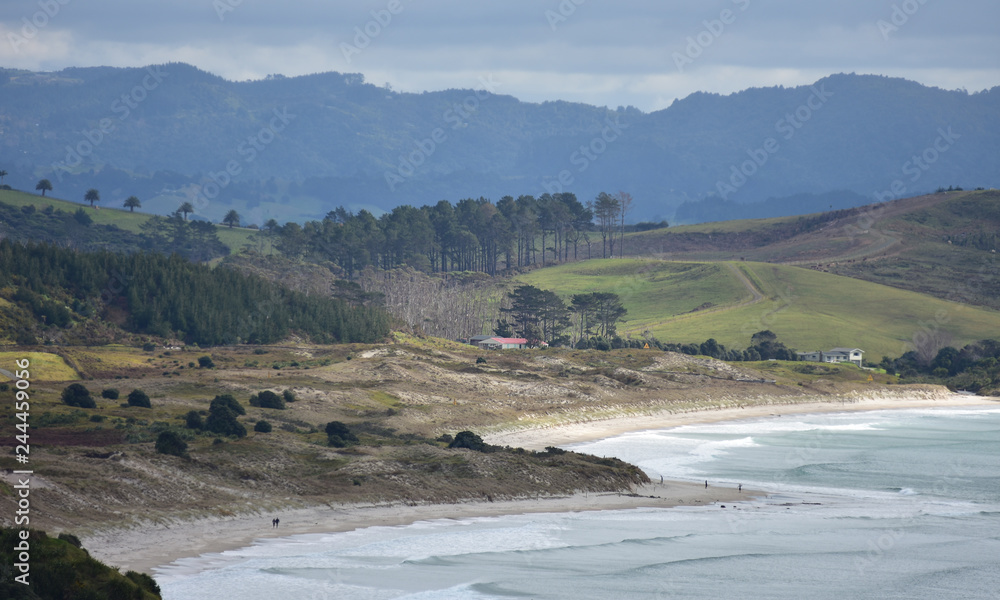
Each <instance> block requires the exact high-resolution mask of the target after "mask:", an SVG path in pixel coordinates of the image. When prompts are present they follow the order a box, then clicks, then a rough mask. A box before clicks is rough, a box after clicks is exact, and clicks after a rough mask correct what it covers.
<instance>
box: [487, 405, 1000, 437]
mask: <svg viewBox="0 0 1000 600" xmlns="http://www.w3.org/2000/svg"><path fill="white" fill-rule="evenodd" d="M989 405H993V406H1000V402H997V401H995V400H989V399H987V398H985V397H983V396H969V395H963V394H951V393H948V394H941V395H933V394H930V395H927V396H925V397H914V396H910V397H895V396H886V395H872V396H869V397H859V398H850V399H845V400H844V401H830V400H828V401H815V402H800V403H794V404H767V405H752V406H746V407H744V408H712V407H708V408H706V409H703V410H697V411H690V412H683V413H671V412H668V411H663V412H659V413H654V414H651V415H644V416H638V417H615V418H612V419H603V420H597V421H585V422H580V423H571V424H566V425H556V426H552V427H544V428H532V429H521V430H517V431H509V432H501V433H494V434H490V435H484V436H483V440H484V441H486V442H488V443H490V444H495V445H499V446H512V447H515V448H516V447H521V448H524V449H525V450H544V449H545V447H546V446H565V445H567V444H578V443H581V442H591V441H595V440H600V439H604V438H608V437H613V436H616V435H621V434H624V433H630V432H635V431H648V430H654V429H670V428H672V427H680V426H682V425H701V424H706V423H718V422H721V421H742V420H744V419H760V418H766V417H780V416H782V415H798V414H817V413H840V412H855V411H871V410H893V409H906V408H958V407H962V406H989Z"/></svg>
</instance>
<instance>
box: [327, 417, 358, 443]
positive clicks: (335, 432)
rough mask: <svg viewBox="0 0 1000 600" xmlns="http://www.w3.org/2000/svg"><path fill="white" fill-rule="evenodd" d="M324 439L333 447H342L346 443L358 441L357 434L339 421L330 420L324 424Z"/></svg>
mask: <svg viewBox="0 0 1000 600" xmlns="http://www.w3.org/2000/svg"><path fill="white" fill-rule="evenodd" d="M326 439H327V441H328V442H329V443H330V445H331V446H333V447H334V448H343V447H345V446H347V444H349V443H352V442H357V441H358V436H356V435H354V432H352V431H351V430H350V428H348V427H347V425H344V424H343V423H341V422H340V421H330V422H329V423H327V424H326Z"/></svg>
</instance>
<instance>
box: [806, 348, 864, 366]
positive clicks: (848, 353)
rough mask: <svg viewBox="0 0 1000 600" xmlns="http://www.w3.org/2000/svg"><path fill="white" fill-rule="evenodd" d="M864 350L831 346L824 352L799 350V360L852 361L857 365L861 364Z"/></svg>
mask: <svg viewBox="0 0 1000 600" xmlns="http://www.w3.org/2000/svg"><path fill="white" fill-rule="evenodd" d="M864 353H865V351H864V350H862V349H861V348H831V349H830V350H827V351H826V352H823V351H815V352H799V353H798V355H799V360H807V361H809V362H825V363H842V362H849V363H854V364H856V365H857V366H859V367H860V366H861V355H862V354H864Z"/></svg>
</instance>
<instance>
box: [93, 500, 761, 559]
mask: <svg viewBox="0 0 1000 600" xmlns="http://www.w3.org/2000/svg"><path fill="white" fill-rule="evenodd" d="M764 495H766V493H765V492H762V491H758V490H751V489H744V490H743V491H742V492H740V491H737V490H736V488H733V487H728V486H726V487H721V486H718V487H717V486H713V485H709V487H708V488H705V487H704V486H703V485H701V484H695V483H690V482H681V481H665V482H664V483H663V484H660V483H659V482H657V483H655V484H649V485H644V486H641V487H638V488H636V489H635V490H634V491H633V493H632V494H624V493H623V494H619V493H615V492H604V493H598V494H594V493H590V494H583V493H577V494H573V495H568V496H539V497H538V498H521V499H516V500H498V501H496V502H487V501H469V502H463V503H458V504H418V505H407V504H403V503H395V504H379V505H372V504H366V505H361V504H345V505H329V506H326V505H322V506H312V507H308V508H299V509H291V510H287V511H276V512H273V513H267V514H242V515H236V516H232V517H208V518H204V519H198V520H193V521H180V520H178V521H176V522H173V523H158V524H149V525H144V526H139V527H135V528H130V529H108V530H102V531H97V532H94V533H92V534H90V535H86V536H81V538H82V541H83V544H84V548H86V549H87V550H88V552H90V553H91V555H92V556H94V557H95V558H97V559H98V560H101V561H103V562H105V563H107V564H110V565H114V566H116V567H119V568H120V569H121V570H122V571H123V572H124V571H127V570H133V571H141V572H145V573H151V574H152V573H154V571H155V570H161V571H162V570H168V569H170V568H172V563H174V562H175V561H178V560H181V559H198V558H199V557H201V558H211V555H212V554H219V553H222V552H225V551H227V550H237V549H240V548H245V547H247V546H252V545H253V544H254V543H255V542H256V541H257V540H263V539H271V538H283V537H289V536H293V535H303V534H323V533H340V532H346V531H353V530H356V529H364V528H367V527H393V526H403V525H410V524H413V523H416V522H418V521H428V520H437V519H454V520H461V519H470V518H477V517H499V516H504V515H518V514H528V513H556V512H582V511H594V510H621V509H630V508H673V507H677V506H706V505H710V504H714V503H727V502H729V503H732V502H738V501H749V500H753V499H754V498H755V497H760V496H764ZM275 517H277V518H279V519H280V520H281V522H280V525H279V527H278V528H277V529H275V528H272V526H271V519H273V518H275ZM203 555H209V556H203Z"/></svg>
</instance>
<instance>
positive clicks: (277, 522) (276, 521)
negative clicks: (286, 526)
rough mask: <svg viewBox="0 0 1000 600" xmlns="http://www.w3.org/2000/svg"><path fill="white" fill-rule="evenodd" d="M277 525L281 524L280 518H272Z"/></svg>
mask: <svg viewBox="0 0 1000 600" xmlns="http://www.w3.org/2000/svg"><path fill="white" fill-rule="evenodd" d="M278 525H281V519H275V520H274V526H275V527H277V526H278Z"/></svg>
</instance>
